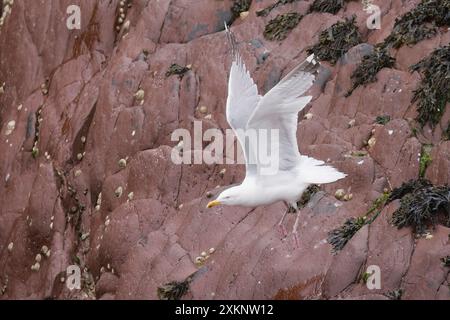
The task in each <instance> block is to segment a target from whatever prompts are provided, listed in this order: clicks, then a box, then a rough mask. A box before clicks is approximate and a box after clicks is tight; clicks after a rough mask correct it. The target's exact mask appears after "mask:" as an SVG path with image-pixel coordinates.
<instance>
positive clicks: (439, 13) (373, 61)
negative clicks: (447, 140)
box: [347, 0, 450, 122]
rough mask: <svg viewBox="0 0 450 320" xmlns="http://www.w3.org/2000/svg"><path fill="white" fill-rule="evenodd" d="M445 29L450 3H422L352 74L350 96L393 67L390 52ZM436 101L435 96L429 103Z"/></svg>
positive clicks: (441, 0) (427, 0)
mask: <svg viewBox="0 0 450 320" xmlns="http://www.w3.org/2000/svg"><path fill="white" fill-rule="evenodd" d="M445 25H447V26H448V25H450V0H422V2H421V3H419V4H418V5H417V6H416V7H415V8H414V9H413V10H411V11H409V12H407V13H406V14H404V15H403V16H402V17H400V18H398V19H397V20H396V22H395V24H394V28H393V31H392V32H391V34H390V35H389V36H388V37H387V38H386V39H385V40H384V41H383V42H381V43H379V44H378V45H377V46H376V48H375V51H374V52H373V53H371V54H370V55H368V56H366V57H364V58H363V60H362V62H361V64H360V65H359V66H358V68H357V69H356V70H355V71H354V72H353V74H352V79H353V86H352V89H351V90H350V91H349V92H348V93H347V96H349V95H351V94H352V92H353V91H354V90H355V89H356V88H357V87H359V86H360V85H366V84H368V83H371V82H375V81H376V80H377V78H376V75H377V73H378V72H379V71H380V70H381V69H383V68H391V67H393V65H394V63H395V59H394V58H392V57H391V56H390V55H389V49H390V48H397V49H398V48H400V47H401V46H403V45H414V44H416V43H418V42H420V41H422V40H424V39H427V38H431V37H433V36H434V35H435V34H436V32H437V27H442V26H445ZM447 61H448V60H447ZM425 97H426V94H425V92H424V94H423V95H422V93H420V98H425ZM418 98H419V97H418ZM434 98H436V97H433V96H432V97H430V98H429V99H428V100H429V101H431V100H432V99H434ZM438 100H439V99H438ZM430 116H431V115H430ZM431 117H433V116H431ZM425 118H427V117H425ZM439 119H440V117H439ZM425 122H426V121H425Z"/></svg>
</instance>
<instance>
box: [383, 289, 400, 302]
mask: <svg viewBox="0 0 450 320" xmlns="http://www.w3.org/2000/svg"><path fill="white" fill-rule="evenodd" d="M402 295H403V290H402V289H398V290H392V291H389V292H388V293H386V294H385V296H386V297H388V298H389V299H390V300H401V299H402Z"/></svg>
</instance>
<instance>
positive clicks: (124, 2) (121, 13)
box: [116, 0, 131, 32]
mask: <svg viewBox="0 0 450 320" xmlns="http://www.w3.org/2000/svg"><path fill="white" fill-rule="evenodd" d="M129 8H131V1H130V0H120V2H119V10H118V15H117V20H116V31H117V32H119V31H120V30H121V29H122V26H123V28H124V29H128V28H129V27H130V21H125V18H126V16H127V11H128V9H129Z"/></svg>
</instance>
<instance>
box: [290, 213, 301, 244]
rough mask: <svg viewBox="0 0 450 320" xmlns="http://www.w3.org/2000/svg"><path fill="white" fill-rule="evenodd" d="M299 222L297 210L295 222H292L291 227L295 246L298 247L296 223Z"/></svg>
mask: <svg viewBox="0 0 450 320" xmlns="http://www.w3.org/2000/svg"><path fill="white" fill-rule="evenodd" d="M299 223H300V212H299V211H297V217H296V218H295V223H294V227H293V228H292V234H293V235H294V240H295V247H296V248H298V247H299V243H300V242H299V240H298V231H297V229H298V224H299Z"/></svg>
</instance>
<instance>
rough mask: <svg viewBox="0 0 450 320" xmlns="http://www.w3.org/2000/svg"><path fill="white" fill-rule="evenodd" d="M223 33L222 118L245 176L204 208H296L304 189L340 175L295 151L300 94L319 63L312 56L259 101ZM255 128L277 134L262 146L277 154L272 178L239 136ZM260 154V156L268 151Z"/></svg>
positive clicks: (255, 148) (302, 100)
mask: <svg viewBox="0 0 450 320" xmlns="http://www.w3.org/2000/svg"><path fill="white" fill-rule="evenodd" d="M226 32H227V36H228V40H229V42H230V44H231V49H232V54H233V61H232V64H231V70H230V77H229V82H228V99H227V105H226V115H227V120H228V123H229V124H230V126H231V128H232V129H233V130H234V132H235V134H236V136H237V138H238V140H239V143H240V145H241V147H242V149H243V152H244V156H245V160H246V176H245V179H244V181H243V182H242V184H241V185H238V186H235V187H232V188H229V189H227V190H225V191H224V192H222V193H221V194H220V195H219V196H218V198H217V199H216V200H214V201H212V202H210V203H209V204H208V207H213V206H215V205H219V204H224V205H241V206H248V207H256V206H260V205H267V204H270V203H274V202H277V201H285V202H287V203H289V204H290V205H291V206H292V207H293V208H296V207H297V206H296V202H297V201H298V200H299V199H300V197H301V195H302V193H303V192H304V190H305V189H306V188H307V187H308V186H309V185H310V184H314V183H317V184H322V183H330V182H334V181H337V180H339V179H342V178H344V177H345V176H346V175H345V174H343V173H341V172H339V171H337V170H336V169H335V168H333V167H331V166H326V165H324V162H323V161H321V160H316V159H313V158H310V157H307V156H304V155H301V154H300V152H299V150H298V145H297V134H296V133H297V126H298V113H299V112H300V111H301V110H302V109H303V108H304V107H305V106H306V105H307V104H308V103H309V102H310V101H311V99H312V97H311V96H303V94H304V93H305V92H307V91H308V89H310V88H311V86H312V85H313V83H314V80H315V77H316V75H317V73H318V69H319V66H320V64H319V62H317V61H316V59H315V58H314V55H311V56H309V57H308V58H307V59H306V60H305V61H304V62H302V63H301V64H300V65H298V66H297V67H296V68H294V70H292V71H291V72H290V73H289V74H288V75H286V76H285V77H284V78H283V79H282V80H281V81H280V82H279V83H278V84H277V85H276V86H275V87H273V88H272V89H271V90H270V91H269V92H268V93H266V95H264V96H261V95H259V94H258V89H257V87H256V85H255V83H254V82H253V80H252V78H251V76H250V73H249V72H248V71H247V69H246V67H245V65H244V62H243V61H242V58H241V56H240V55H239V52H238V50H237V47H236V41H235V39H234V35H233V34H232V33H231V31H230V30H229V29H228V28H227V27H226ZM261 129H266V130H267V131H268V132H270V131H271V130H274V129H275V130H279V131H278V132H279V139H278V140H275V141H269V142H268V145H270V143H275V147H278V150H279V157H278V158H277V159H276V160H277V161H276V162H277V170H276V172H275V173H274V174H262V170H261V169H262V167H263V165H262V163H261V162H260V159H259V155H260V154H261V150H258V148H261V145H260V144H259V143H255V141H254V140H250V142H249V143H246V136H245V132H247V131H251V130H253V131H256V132H257V131H259V130H261ZM269 136H270V135H269ZM247 142H248V141H247ZM267 148H268V147H267ZM264 151H265V152H266V153H263V154H268V152H269V151H268V150H264ZM280 223H281V222H280Z"/></svg>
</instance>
